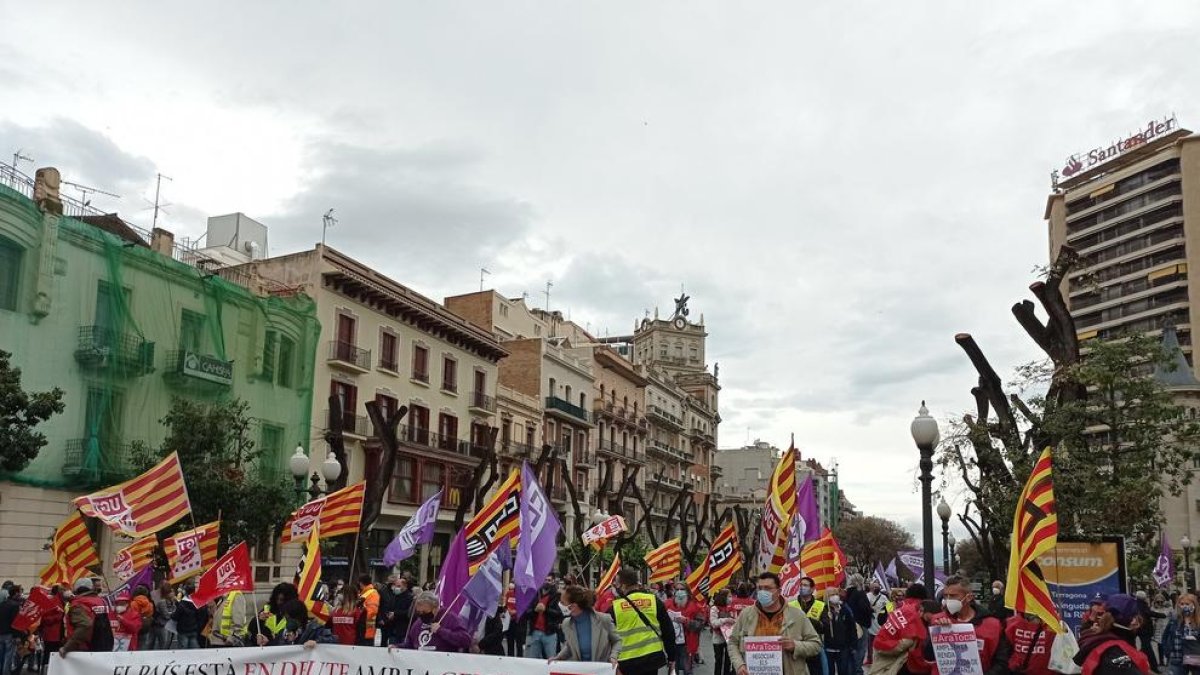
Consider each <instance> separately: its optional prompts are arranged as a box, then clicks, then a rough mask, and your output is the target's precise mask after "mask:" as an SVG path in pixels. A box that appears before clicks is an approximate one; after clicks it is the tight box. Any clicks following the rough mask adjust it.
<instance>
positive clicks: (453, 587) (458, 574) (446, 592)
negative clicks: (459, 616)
mask: <svg viewBox="0 0 1200 675" xmlns="http://www.w3.org/2000/svg"><path fill="white" fill-rule="evenodd" d="M470 578H471V571H470V567H469V566H468V565H467V540H466V530H459V531H458V534H457V535H456V536H455V537H454V541H452V542H450V548H449V550H447V551H446V556H445V557H444V558H442V574H441V576H439V577H438V585H437V594H438V598H440V599H441V601H442V606H443V607H445V608H447V609H448V610H451V611H457V609H456V608H455V607H453V606H452V605H457V606H458V607H461V606H462V605H461V600H462V597H461V596H462V590H463V587H465V586H466V585H467V581H468V580H469V579H470Z"/></svg>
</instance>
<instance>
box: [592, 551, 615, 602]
mask: <svg viewBox="0 0 1200 675" xmlns="http://www.w3.org/2000/svg"><path fill="white" fill-rule="evenodd" d="M620 571H621V554H620V553H618V554H616V555H614V556H613V561H612V564H611V565H609V566H608V571H606V572H605V573H604V576H602V577H600V583H598V584H596V595H597V596H600V595H603V594H604V591H607V590H608V589H609V587H610V586H612V585H613V582H614V581H616V580H617V572H620Z"/></svg>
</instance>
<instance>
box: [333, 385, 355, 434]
mask: <svg viewBox="0 0 1200 675" xmlns="http://www.w3.org/2000/svg"><path fill="white" fill-rule="evenodd" d="M329 391H330V393H331V394H332V395H334V396H337V397H338V398H339V399H341V402H342V431H344V432H348V433H354V430H355V418H354V415H355V411H356V410H357V409H358V387H356V386H354V385H352V384H346V383H345V382H338V381H337V380H333V381H332V382H330V384H329ZM330 417H332V415H331V416H330ZM331 426H332V425H331Z"/></svg>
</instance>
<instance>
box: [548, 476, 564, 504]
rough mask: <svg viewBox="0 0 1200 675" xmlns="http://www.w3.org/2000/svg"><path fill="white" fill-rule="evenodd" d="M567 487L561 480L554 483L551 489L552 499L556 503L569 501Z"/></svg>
mask: <svg viewBox="0 0 1200 675" xmlns="http://www.w3.org/2000/svg"><path fill="white" fill-rule="evenodd" d="M567 497H568V494H567V485H566V483H563V482H562V480H561V479H559V480H556V481H554V485H553V486H551V487H550V499H552V500H554V501H556V502H565V501H567Z"/></svg>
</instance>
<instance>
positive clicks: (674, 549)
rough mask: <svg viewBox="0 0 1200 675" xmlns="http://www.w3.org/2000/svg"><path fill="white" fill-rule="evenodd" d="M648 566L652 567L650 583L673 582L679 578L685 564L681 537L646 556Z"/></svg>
mask: <svg viewBox="0 0 1200 675" xmlns="http://www.w3.org/2000/svg"><path fill="white" fill-rule="evenodd" d="M645 560H646V565H647V566H649V567H650V583H652V584H657V583H659V582H662V581H671V580H672V579H675V578H676V577H678V576H679V572H680V570H681V569H683V568H682V567H681V565H682V564H683V548H682V547H681V546H680V543H679V537H676V538H674V539H672V540H671V541H668V542H666V543H664V544H663V545H662V546H659V547H658V548H656V549H654V550H653V551H650V552H649V553H647V554H646V558H645Z"/></svg>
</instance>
